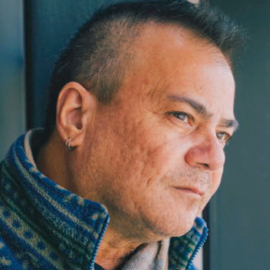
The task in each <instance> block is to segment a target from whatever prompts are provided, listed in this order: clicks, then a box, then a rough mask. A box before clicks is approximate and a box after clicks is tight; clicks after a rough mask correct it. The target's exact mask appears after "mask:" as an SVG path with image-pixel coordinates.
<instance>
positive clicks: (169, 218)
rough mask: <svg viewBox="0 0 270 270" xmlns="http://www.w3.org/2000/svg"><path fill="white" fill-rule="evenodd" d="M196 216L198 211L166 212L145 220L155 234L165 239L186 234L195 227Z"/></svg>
mask: <svg viewBox="0 0 270 270" xmlns="http://www.w3.org/2000/svg"><path fill="white" fill-rule="evenodd" d="M196 217H197V211H190V212H184V213H183V212H182V213H179V214H178V215H176V214H175V213H174V214H171V215H170V213H166V214H165V215H159V216H158V217H156V218H155V219H152V220H150V217H148V218H147V219H145V220H144V222H145V224H146V226H147V227H148V229H150V230H151V232H152V233H154V235H156V236H159V237H160V239H165V238H169V237H179V236H182V235H184V234H186V233H187V232H188V231H190V229H191V228H192V227H193V225H194V221H195V218H196Z"/></svg>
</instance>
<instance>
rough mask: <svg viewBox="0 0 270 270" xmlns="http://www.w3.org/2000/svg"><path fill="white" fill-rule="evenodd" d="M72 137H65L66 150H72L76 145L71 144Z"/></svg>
mask: <svg viewBox="0 0 270 270" xmlns="http://www.w3.org/2000/svg"><path fill="white" fill-rule="evenodd" d="M71 142H72V139H71V138H69V137H67V139H66V147H67V149H68V151H74V150H75V149H76V146H71Z"/></svg>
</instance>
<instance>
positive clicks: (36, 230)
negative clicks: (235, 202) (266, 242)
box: [0, 135, 207, 270]
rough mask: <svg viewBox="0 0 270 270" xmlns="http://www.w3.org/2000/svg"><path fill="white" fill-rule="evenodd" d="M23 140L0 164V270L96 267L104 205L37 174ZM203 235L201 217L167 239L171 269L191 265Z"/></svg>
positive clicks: (24, 138) (88, 269)
mask: <svg viewBox="0 0 270 270" xmlns="http://www.w3.org/2000/svg"><path fill="white" fill-rule="evenodd" d="M27 140H28V138H27V136H25V135H23V136H21V137H19V138H18V140H17V141H16V142H15V143H14V144H13V145H12V146H11V148H10V150H9V152H8V154H7V156H6V158H5V159H4V161H3V162H2V163H1V165H0V269H7V270H11V269H12V270H21V269H46V270H47V269H49V270H69V269H70V270H71V269H72V270H79V269H80V270H91V269H94V262H95V257H96V254H97V251H98V247H99V244H100V242H101V240H102V237H103V235H104V232H105V230H106V228H107V226H108V223H109V219H110V218H109V214H108V211H107V209H106V208H105V207H104V206H103V205H101V204H98V203H96V202H93V201H89V200H86V199H83V198H81V197H79V196H77V195H76V194H73V193H71V192H70V191H68V190H66V189H64V188H62V187H61V186H59V185H57V184H56V183H55V182H53V181H52V180H50V179H49V178H47V177H46V176H45V175H43V174H42V173H41V172H39V171H38V170H37V168H36V166H35V164H34V162H33V160H31V159H29V158H28V155H27V154H26V151H25V141H26V143H28V144H29V145H30V142H27ZM30 151H31V150H30ZM206 238H207V228H206V225H205V222H204V221H203V220H202V219H200V218H196V220H195V223H194V227H193V228H192V229H191V230H190V231H189V232H188V233H187V234H185V235H184V236H182V237H174V238H171V239H170V247H169V270H173V269H174V270H191V269H193V266H192V260H193V258H194V257H195V255H196V253H197V252H198V250H199V248H200V247H201V246H202V245H203V243H204V242H205V240H206ZM149 270H150V269H149Z"/></svg>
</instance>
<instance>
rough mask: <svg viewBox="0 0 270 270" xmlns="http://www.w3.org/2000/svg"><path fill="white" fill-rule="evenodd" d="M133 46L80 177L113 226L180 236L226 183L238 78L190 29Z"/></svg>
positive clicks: (88, 145)
mask: <svg viewBox="0 0 270 270" xmlns="http://www.w3.org/2000/svg"><path fill="white" fill-rule="evenodd" d="M134 48H135V49H136V52H135V56H134V59H133V60H132V63H131V64H130V65H129V68H128V71H127V74H126V77H125V80H124V82H123V85H122V87H121V89H120V91H119V93H118V94H117V95H116V97H115V99H114V100H113V102H112V103H111V104H110V105H106V106H105V105H99V106H98V109H97V112H96V115H95V117H94V120H93V121H92V122H91V125H89V134H91V136H90V135H89V137H88V138H90V137H91V140H89V139H87V138H86V140H85V147H84V149H85V154H84V170H85V171H84V173H83V174H84V175H86V176H87V177H88V179H86V181H87V185H88V187H89V194H90V193H93V188H94V189H95V190H96V195H95V196H94V198H95V199H96V200H97V201H99V202H101V203H103V204H104V205H105V206H107V208H108V210H109V212H110V214H111V219H112V221H111V222H112V223H111V224H112V225H111V226H115V228H118V230H122V232H123V233H126V234H127V235H128V234H129V235H130V236H132V237H136V235H140V236H141V237H149V239H151V238H152V236H153V235H155V236H158V237H160V238H162V237H168V236H179V235H183V234H184V233H186V232H187V231H188V230H189V229H190V228H191V227H192V225H193V222H194V219H195V217H196V216H197V215H198V213H199V212H200V211H201V210H202V209H203V208H204V207H205V205H206V203H207V202H208V201H209V199H210V197H211V196H212V195H213V194H214V193H215V191H216V190H217V188H218V186H219V184H220V181H221V176H222V172H223V166H224V161H225V156H224V146H225V143H226V140H227V138H228V137H229V136H231V135H232V133H233V131H234V128H233V125H234V121H233V120H234V113H233V103H234V79H233V76H232V73H231V70H230V68H229V65H228V64H227V62H226V60H225V58H224V56H223V55H222V53H221V52H220V51H219V50H218V49H217V48H215V47H214V46H213V45H210V44H207V43H206V42H205V41H202V40H199V39H195V38H193V37H192V36H191V34H190V33H189V32H188V31H186V30H183V29H175V28H172V27H167V26H166V27H157V26H151V27H150V26H149V27H148V28H147V29H146V30H145V32H144V34H143V35H142V37H141V38H140V40H139V41H138V42H136V44H135V45H134ZM93 130H94V131H93ZM93 133H94V136H93ZM89 149H91V151H89ZM88 153H89V154H88ZM85 157H87V158H85ZM94 182H95V183H98V184H95V187H93V185H94V184H93V183H94ZM90 190H91V191H90ZM86 193H87V192H86Z"/></svg>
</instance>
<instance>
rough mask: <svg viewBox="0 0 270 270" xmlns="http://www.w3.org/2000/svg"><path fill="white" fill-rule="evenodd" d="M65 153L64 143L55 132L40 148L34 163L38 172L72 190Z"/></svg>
mask: <svg viewBox="0 0 270 270" xmlns="http://www.w3.org/2000/svg"><path fill="white" fill-rule="evenodd" d="M65 155H66V149H65V145H64V143H63V142H62V141H61V138H60V137H59V136H57V134H53V135H52V138H50V140H49V142H48V143H47V144H45V145H44V146H43V147H42V148H41V149H40V151H39V153H38V157H37V160H36V164H37V168H38V170H39V171H40V172H42V173H43V174H44V175H46V176H47V177H48V178H50V179H51V180H53V181H54V182H56V183H57V184H59V185H60V186H62V187H64V188H66V189H68V190H70V191H72V189H73V188H72V187H71V185H70V181H69V179H68V175H69V171H68V166H67V164H66V161H65Z"/></svg>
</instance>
